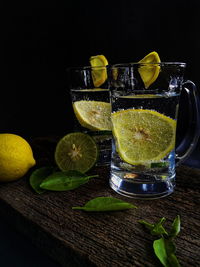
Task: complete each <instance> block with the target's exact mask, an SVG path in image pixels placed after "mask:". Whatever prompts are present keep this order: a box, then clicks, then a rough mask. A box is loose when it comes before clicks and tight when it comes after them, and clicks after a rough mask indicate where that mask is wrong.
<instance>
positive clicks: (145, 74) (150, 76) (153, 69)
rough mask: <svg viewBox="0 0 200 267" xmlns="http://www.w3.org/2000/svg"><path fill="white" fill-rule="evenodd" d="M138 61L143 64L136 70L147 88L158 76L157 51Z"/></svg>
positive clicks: (158, 61)
mask: <svg viewBox="0 0 200 267" xmlns="http://www.w3.org/2000/svg"><path fill="white" fill-rule="evenodd" d="M139 63H143V64H144V65H142V66H141V67H140V68H139V70H138V71H139V73H140V76H141V78H142V80H143V82H144V85H145V88H148V87H149V86H150V85H151V84H152V83H153V82H155V80H156V79H157V78H158V75H159V72H160V66H159V64H158V63H160V57H159V55H158V53H157V52H155V51H154V52H151V53H149V54H148V55H146V56H145V57H144V58H143V59H141V60H140V61H139ZM149 63H151V64H149ZM154 63H155V64H154Z"/></svg>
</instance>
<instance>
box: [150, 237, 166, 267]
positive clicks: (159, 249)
mask: <svg viewBox="0 0 200 267" xmlns="http://www.w3.org/2000/svg"><path fill="white" fill-rule="evenodd" d="M153 249H154V252H155V254H156V256H157V257H158V259H159V260H160V262H161V263H162V265H164V266H166V267H169V264H168V260H167V251H166V249H165V240H164V238H163V237H162V238H160V239H158V240H154V242H153Z"/></svg>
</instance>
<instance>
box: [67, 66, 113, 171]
mask: <svg viewBox="0 0 200 267" xmlns="http://www.w3.org/2000/svg"><path fill="white" fill-rule="evenodd" d="M67 73H68V84H69V88H70V94H71V101H72V106H73V111H74V131H81V132H85V133H87V134H89V135H91V136H92V137H93V138H94V140H95V142H96V144H97V145H98V147H99V157H98V161H97V165H99V166H103V165H109V164H110V159H111V139H112V137H111V136H112V132H111V122H110V114H111V105H110V99H109V90H108V81H107V69H106V67H91V66H86V67H72V68H69V69H68V70H67Z"/></svg>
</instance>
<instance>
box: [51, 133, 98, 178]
mask: <svg viewBox="0 0 200 267" xmlns="http://www.w3.org/2000/svg"><path fill="white" fill-rule="evenodd" d="M97 156H98V150H97V145H96V143H95V141H94V140H93V138H92V137H90V136H89V135H87V134H84V133H79V132H76V133H70V134H67V135H66V136H64V137H63V138H61V140H60V141H59V142H58V144H57V146H56V150H55V161H56V164H57V165H58V167H59V169H61V170H62V171H68V170H77V171H80V172H82V173H85V172H87V171H88V170H90V169H91V168H92V167H93V166H94V164H95V163H96V161H97Z"/></svg>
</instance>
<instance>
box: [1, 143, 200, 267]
mask: <svg viewBox="0 0 200 267" xmlns="http://www.w3.org/2000/svg"><path fill="white" fill-rule="evenodd" d="M43 141H44V140H43ZM43 141H41V140H39V141H38V140H37V142H35V143H34V144H33V146H34V151H35V153H36V157H37V162H38V166H40V165H41V166H43V165H44V164H47V163H49V162H52V160H53V158H52V153H51V152H52V151H53V149H54V142H52V143H51V140H48V141H47V142H46V141H45V142H43ZM41 143H42V144H43V145H42V146H43V148H41ZM93 173H98V174H99V177H98V178H96V179H93V180H91V181H90V182H89V183H87V184H85V185H83V186H81V187H80V188H78V189H76V190H73V191H68V192H47V193H44V194H41V195H38V194H36V193H34V191H33V190H32V188H31V187H30V186H29V175H27V176H26V177H24V178H22V179H20V180H18V181H15V182H12V183H8V184H1V185H0V215H1V216H3V217H4V218H5V219H6V220H7V221H8V222H9V223H10V224H12V225H13V226H14V227H15V228H16V229H17V230H18V231H20V232H21V233H22V234H24V235H26V236H27V237H29V238H30V240H31V241H32V242H33V243H34V244H35V245H36V246H37V247H39V248H40V249H41V250H43V251H44V252H45V253H47V254H48V255H49V256H50V257H52V258H53V259H55V260H56V261H57V262H59V263H60V264H61V266H149V267H150V266H159V262H158V260H157V259H156V258H155V256H154V254H153V249H152V241H153V240H154V238H153V237H152V236H151V235H150V234H149V232H148V231H145V230H144V228H143V227H142V225H140V224H139V223H138V220H140V219H145V220H147V221H149V222H152V223H153V222H155V221H157V220H158V219H159V218H161V217H166V218H167V221H166V223H165V224H166V228H167V227H169V226H170V224H171V223H172V221H173V219H174V218H175V216H176V215H177V214H179V215H180V216H181V233H180V234H179V236H178V237H177V238H176V240H175V243H176V246H177V253H176V255H177V257H178V258H179V261H180V263H181V266H199V262H200V231H199V229H200V213H199V211H200V208H199V207H200V193H199V189H200V170H199V169H192V168H188V167H184V166H181V167H179V168H178V169H177V187H176V190H175V193H173V194H172V195H170V196H168V197H166V198H163V199H159V200H151V201H150V200H143V201H142V200H133V199H130V198H128V199H127V198H125V197H122V196H120V195H118V194H116V193H115V192H114V191H113V190H112V189H110V188H109V185H108V179H109V169H108V168H100V167H99V168H96V169H94V170H93ZM98 196H113V197H118V198H120V199H122V200H125V201H129V202H131V203H133V204H135V205H137V206H138V209H131V210H126V211H117V212H107V213H106V212H103V213H86V212H83V211H78V210H72V209H71V207H72V206H79V205H84V203H85V202H87V201H88V200H90V199H92V198H95V197H98Z"/></svg>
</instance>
